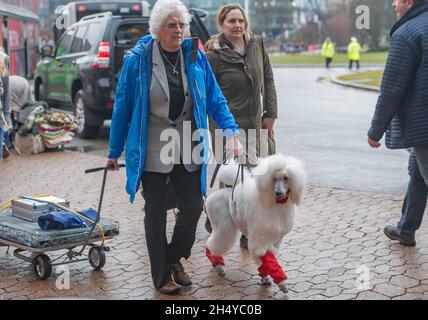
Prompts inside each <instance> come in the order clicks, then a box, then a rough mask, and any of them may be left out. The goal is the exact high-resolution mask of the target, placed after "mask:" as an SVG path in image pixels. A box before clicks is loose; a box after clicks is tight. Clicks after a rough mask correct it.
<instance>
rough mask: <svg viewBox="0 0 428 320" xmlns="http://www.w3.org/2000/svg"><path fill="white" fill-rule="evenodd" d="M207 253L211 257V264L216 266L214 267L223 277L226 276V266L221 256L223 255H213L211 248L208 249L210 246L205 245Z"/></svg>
mask: <svg viewBox="0 0 428 320" xmlns="http://www.w3.org/2000/svg"><path fill="white" fill-rule="evenodd" d="M205 255H206V256H207V257H208V259H210V261H211V264H212V266H213V267H214V269H216V270H217V273H218V274H219V275H220V276H221V277H224V275H225V273H224V270H223V266H224V260H223V257H221V256H213V255H212V254H211V251H210V249H208V247H205Z"/></svg>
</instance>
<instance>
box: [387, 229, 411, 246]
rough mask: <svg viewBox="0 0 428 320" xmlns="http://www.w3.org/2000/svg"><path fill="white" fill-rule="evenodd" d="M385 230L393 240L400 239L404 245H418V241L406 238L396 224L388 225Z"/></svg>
mask: <svg viewBox="0 0 428 320" xmlns="http://www.w3.org/2000/svg"><path fill="white" fill-rule="evenodd" d="M383 232H384V233H385V235H386V236H387V237H388V238H389V239H391V240H398V241H400V244H402V245H403V246H408V247H413V246H415V245H416V241H415V240H408V239H404V238H403V237H402V236H401V235H400V234H399V233H398V232H397V228H396V227H394V226H391V225H389V226H386V227H385V228H384V229H383Z"/></svg>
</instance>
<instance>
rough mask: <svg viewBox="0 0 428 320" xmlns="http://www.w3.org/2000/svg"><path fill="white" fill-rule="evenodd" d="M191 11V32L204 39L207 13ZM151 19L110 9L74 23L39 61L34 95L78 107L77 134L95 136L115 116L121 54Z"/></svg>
mask: <svg viewBox="0 0 428 320" xmlns="http://www.w3.org/2000/svg"><path fill="white" fill-rule="evenodd" d="M190 12H191V14H192V16H193V21H192V23H191V33H192V35H194V36H198V37H199V38H200V39H201V41H202V42H205V41H206V40H208V37H209V34H208V31H207V30H206V28H205V26H204V25H203V23H202V21H201V17H200V14H203V12H202V11H198V10H190ZM148 20H149V18H148V17H126V16H125V17H124V16H115V15H113V14H112V13H111V12H106V13H100V14H94V15H90V16H86V17H84V18H82V19H81V20H80V21H79V22H77V23H75V24H73V25H72V26H70V27H69V28H68V29H66V31H65V33H64V34H63V35H62V36H61V38H60V39H59V43H58V45H57V47H56V49H55V51H54V52H53V54H52V55H49V54H46V56H45V57H44V58H43V59H42V60H41V61H40V62H39V63H38V66H37V69H36V76H35V81H34V92H35V98H36V100H44V101H46V102H48V104H49V105H50V106H53V107H56V108H60V109H65V110H69V111H72V112H74V114H75V116H76V117H77V120H78V129H77V133H78V135H79V136H80V137H82V138H95V137H96V136H97V135H98V132H99V130H100V127H101V126H102V124H103V122H104V120H106V119H111V115H112V110H113V105H114V96H115V91H116V86H117V82H118V78H119V75H120V71H121V68H122V62H123V56H124V55H125V53H126V52H127V51H128V50H129V49H131V48H132V47H133V46H134V45H135V44H136V42H137V41H138V39H139V38H140V37H142V36H143V35H146V34H148V33H149V31H148V29H149V26H148ZM48 51H49V50H42V52H48Z"/></svg>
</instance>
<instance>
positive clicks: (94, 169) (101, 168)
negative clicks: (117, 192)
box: [85, 163, 125, 173]
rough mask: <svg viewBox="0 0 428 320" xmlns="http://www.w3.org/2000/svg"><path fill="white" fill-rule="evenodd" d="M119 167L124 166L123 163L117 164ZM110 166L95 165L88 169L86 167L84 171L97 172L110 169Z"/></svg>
mask: <svg viewBox="0 0 428 320" xmlns="http://www.w3.org/2000/svg"><path fill="white" fill-rule="evenodd" d="M119 168H125V164H124V163H122V164H119ZM111 169H112V168H111V167H97V168H90V169H86V170H85V173H92V172H97V171H101V170H111Z"/></svg>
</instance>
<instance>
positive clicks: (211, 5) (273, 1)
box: [149, 0, 293, 41]
mask: <svg viewBox="0 0 428 320" xmlns="http://www.w3.org/2000/svg"><path fill="white" fill-rule="evenodd" d="M149 2H150V3H151V4H154V3H155V2H156V1H153V0H151V1H149ZM183 2H184V4H185V5H186V6H187V7H188V8H198V9H203V10H205V11H207V12H208V16H207V17H206V18H205V19H204V23H205V25H206V27H207V29H208V31H209V32H210V33H211V34H214V33H217V32H218V30H217V26H216V16H217V11H218V9H219V8H220V6H222V5H223V4H225V3H239V4H241V5H242V7H244V5H245V0H233V1H227V0H183ZM248 5H249V6H248V7H249V12H248V15H249V19H250V28H251V30H252V31H253V32H255V33H258V34H261V35H262V36H263V37H264V38H265V40H266V41H269V40H273V39H277V38H280V37H282V36H283V35H284V34H285V31H286V30H287V29H289V28H290V27H291V25H292V22H293V7H292V2H291V1H290V0H248Z"/></svg>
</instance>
